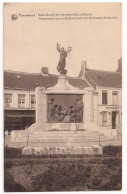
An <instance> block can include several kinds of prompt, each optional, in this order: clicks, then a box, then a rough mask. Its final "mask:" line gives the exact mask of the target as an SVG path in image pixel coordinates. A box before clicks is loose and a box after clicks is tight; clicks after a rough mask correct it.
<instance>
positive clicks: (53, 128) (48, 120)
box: [11, 43, 103, 155]
mask: <svg viewBox="0 0 127 194" xmlns="http://www.w3.org/2000/svg"><path fill="white" fill-rule="evenodd" d="M57 50H58V52H59V53H60V60H59V63H58V66H57V70H58V72H59V73H60V75H59V76H58V82H57V84H56V85H55V86H54V87H51V88H47V89H46V88H44V87H41V86H38V87H37V88H36V90H35V93H36V123H34V124H33V125H31V126H30V127H29V128H28V129H26V130H25V131H21V130H19V131H12V134H11V141H12V142H20V145H21V147H23V146H24V144H23V142H27V144H26V145H27V146H26V147H24V148H23V149H22V153H23V154H44V155H45V154H48V155H52V154H102V153H103V149H102V147H100V146H99V145H98V138H99V132H98V131H92V132H91V131H88V130H87V125H86V123H87V122H86V117H89V115H87V114H89V113H86V111H85V105H86V102H85V101H86V96H87V93H88V88H86V89H80V88H76V87H73V86H72V85H71V84H70V83H69V81H68V77H67V75H66V74H67V70H66V69H65V67H66V57H67V53H69V52H70V51H71V50H72V48H71V49H69V50H68V51H66V50H64V48H63V47H60V45H59V44H58V43H57ZM91 139H94V141H95V142H97V143H96V145H93V144H92V142H91V141H90V140H91Z"/></svg>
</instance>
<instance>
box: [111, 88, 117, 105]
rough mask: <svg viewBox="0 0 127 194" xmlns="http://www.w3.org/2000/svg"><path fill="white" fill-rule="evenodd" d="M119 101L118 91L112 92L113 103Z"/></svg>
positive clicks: (115, 103)
mask: <svg viewBox="0 0 127 194" xmlns="http://www.w3.org/2000/svg"><path fill="white" fill-rule="evenodd" d="M117 101H118V92H117V91H114V92H112V104H113V105H117Z"/></svg>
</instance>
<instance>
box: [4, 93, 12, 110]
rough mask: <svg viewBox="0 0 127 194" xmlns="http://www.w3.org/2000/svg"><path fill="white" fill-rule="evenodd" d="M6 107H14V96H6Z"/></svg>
mask: <svg viewBox="0 0 127 194" xmlns="http://www.w3.org/2000/svg"><path fill="white" fill-rule="evenodd" d="M4 105H5V107H11V106H12V94H7V93H5V94H4Z"/></svg>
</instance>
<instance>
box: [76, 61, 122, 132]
mask: <svg viewBox="0 0 127 194" xmlns="http://www.w3.org/2000/svg"><path fill="white" fill-rule="evenodd" d="M79 78H82V79H84V81H86V82H87V83H88V84H89V86H90V87H91V88H92V91H91V106H90V110H91V120H90V121H91V122H93V123H95V124H96V125H98V126H99V128H100V129H118V131H121V126H122V59H120V60H118V69H117V71H116V72H111V71H102V70H94V69H88V68H87V66H86V62H83V63H82V66H81V71H80V73H79Z"/></svg>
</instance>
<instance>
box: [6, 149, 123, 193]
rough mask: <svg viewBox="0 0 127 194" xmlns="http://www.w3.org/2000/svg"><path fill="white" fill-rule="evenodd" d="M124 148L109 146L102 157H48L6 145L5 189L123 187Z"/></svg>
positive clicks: (117, 188)
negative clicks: (31, 154) (26, 153)
mask: <svg viewBox="0 0 127 194" xmlns="http://www.w3.org/2000/svg"><path fill="white" fill-rule="evenodd" d="M121 150H122V149H121V147H119V146H105V147H104V154H103V155H100V156H89V155H87V156H76V155H75V156H67V155H64V156H62V157H61V156H52V157H48V156H22V154H21V149H17V148H6V149H5V153H6V154H5V191H6V192H15V191H17V192H21V191H24V192H25V191H27V192H28V191H31V192H32V191H87V190H88V191H113V190H115V191H116V190H121V188H122V159H121ZM9 151H10V152H9ZM16 154H17V155H16ZM15 155H16V157H15ZM17 170H18V171H19V172H20V173H19V174H18V173H17ZM14 172H15V174H16V176H17V177H15V176H14V175H13V173H14ZM19 176H21V177H22V179H21V178H20V179H19ZM18 180H20V181H18ZM25 182H27V184H26V185H24V183H25ZM28 188H29V189H28Z"/></svg>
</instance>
